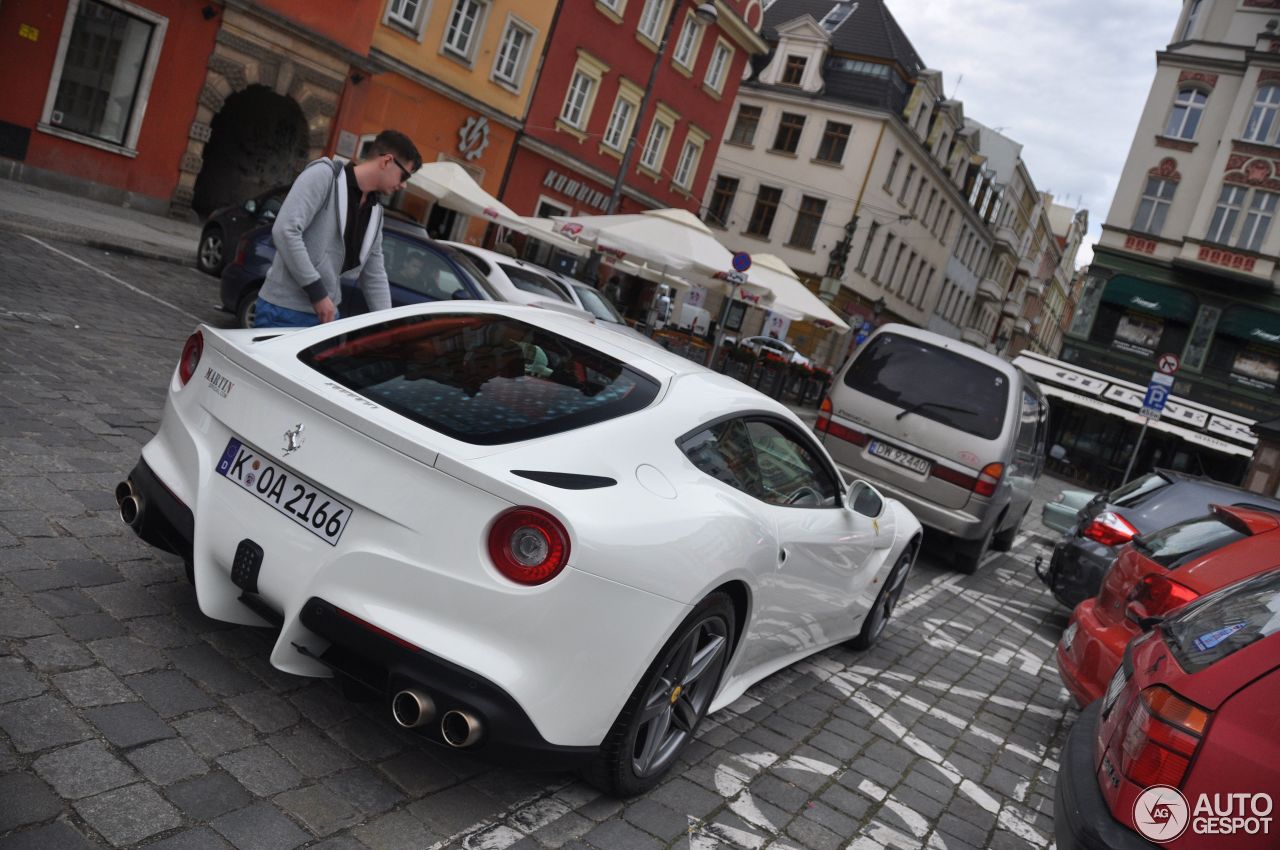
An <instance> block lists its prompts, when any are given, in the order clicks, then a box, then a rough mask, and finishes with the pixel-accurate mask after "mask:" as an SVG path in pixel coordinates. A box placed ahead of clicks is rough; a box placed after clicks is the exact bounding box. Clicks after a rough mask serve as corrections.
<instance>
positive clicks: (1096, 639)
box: [1057, 599, 1137, 706]
mask: <svg viewBox="0 0 1280 850" xmlns="http://www.w3.org/2000/svg"><path fill="white" fill-rule="evenodd" d="M1096 602H1097V600H1094V599H1087V600H1085V601H1084V602H1081V603H1080V604H1079V605H1077V606H1076V610H1075V612H1074V613H1072V615H1071V621H1070V622H1072V623H1075V624H1076V634H1075V638H1074V639H1073V640H1072V641H1071V646H1070V648H1066V647H1064V646H1063V644H1062V641H1061V640H1059V641H1058V649H1057V662H1058V675H1059V676H1060V677H1061V678H1062V684H1063V685H1065V686H1066V688H1067V690H1068V691H1070V692H1071V696H1072V697H1074V698H1075V701H1076V702H1077V703H1079V704H1080V705H1082V706H1084V705H1088V704H1089V703H1091V702H1093V701H1094V700H1096V699H1098V698H1099V697H1101V696H1102V694H1103V692H1104V691H1106V688H1107V683H1108V682H1109V681H1111V677H1112V676H1113V675H1115V672H1116V668H1117V667H1119V666H1120V662H1121V660H1122V659H1123V657H1124V648H1125V646H1126V645H1127V644H1128V643H1129V641H1130V639H1132V638H1133V637H1135V636H1136V634H1137V633H1136V631H1131V630H1130V629H1128V628H1126V627H1125V626H1126V624H1127V623H1128V620H1122V621H1121V622H1119V623H1116V624H1110V625H1109V624H1107V623H1104V622H1102V621H1101V620H1100V619H1099V618H1098V616H1097V612H1096V607H1095V606H1096Z"/></svg>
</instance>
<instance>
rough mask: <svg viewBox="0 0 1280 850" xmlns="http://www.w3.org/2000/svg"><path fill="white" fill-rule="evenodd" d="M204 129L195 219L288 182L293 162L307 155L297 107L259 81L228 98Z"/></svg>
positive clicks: (303, 123)
mask: <svg viewBox="0 0 1280 850" xmlns="http://www.w3.org/2000/svg"><path fill="white" fill-rule="evenodd" d="M210 130H211V132H210V136H209V141H208V142H207V143H206V144H205V147H204V156H203V157H202V158H201V159H202V164H201V167H200V173H199V174H197V175H196V183H195V188H194V194H193V197H192V200H191V208H192V209H193V210H195V211H196V214H197V215H199V216H200V217H201V218H204V217H205V216H207V215H208V214H209V213H211V212H212V211H214V210H215V209H217V208H218V207H221V206H225V205H227V204H233V203H236V202H238V201H242V200H244V199H245V198H251V197H253V196H254V195H256V194H258V193H260V192H262V191H264V190H266V189H269V188H271V187H272V186H278V185H280V184H281V183H288V182H290V181H291V180H293V177H294V175H295V174H297V163H298V161H299V160H304V159H306V156H307V120H306V118H305V116H303V114H302V109H301V107H299V106H298V104H297V103H295V102H294V101H293V100H292V99H291V98H288V97H285V96H283V95H279V94H276V93H275V92H273V91H272V90H271V89H269V88H267V87H266V86H263V85H253V86H249V87H247V88H245V89H242V90H241V91H238V92H235V93H234V94H232V95H231V96H230V97H228V98H227V100H226V103H224V104H223V106H222V109H221V110H220V111H219V112H218V114H217V115H215V116H213V121H212V122H211V124H210Z"/></svg>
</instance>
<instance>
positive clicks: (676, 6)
mask: <svg viewBox="0 0 1280 850" xmlns="http://www.w3.org/2000/svg"><path fill="white" fill-rule="evenodd" d="M683 8H688V4H687V3H685V2H683V0H672V3H671V13H670V14H669V15H667V25H666V26H665V27H664V28H663V30H662V41H660V42H658V53H657V55H656V56H654V57H653V67H652V68H650V69H649V81H648V82H647V83H645V86H644V95H643V96H642V97H641V98H640V109H639V110H638V111H637V112H636V120H635V121H634V122H632V124H631V135H630V137H629V138H628V139H627V148H626V150H625V151H623V154H622V164H621V165H619V166H618V175H617V176H616V177H614V178H613V190H612V191H611V192H610V193H609V202H608V204H606V205H605V208H604V213H605V215H613V214H614V213H615V212H617V210H618V203H619V202H620V201H621V200H622V184H623V182H624V181H625V180H626V179H627V172H628V171H630V170H631V161H632V159H634V158H635V154H636V140H637V138H638V137H639V136H640V122H641V121H642V120H643V119H644V114H645V112H646V111H647V110H648V109H649V103H650V102H651V101H652V100H653V86H654V83H655V82H656V81H657V79H658V69H659V68H660V67H662V58H663V57H664V56H666V54H667V42H668V41H670V40H671V30H672V28H674V27H675V24H676V16H677V15H678V14H679V12H680V10H681V9H683ZM693 14H694V16H695V17H697V19H698V20H699V21H700V22H701V23H702V24H703V25H706V24H714V23H715V22H716V18H718V17H719V13H718V12H717V11H716V7H715V4H714V3H700V4H698V7H697V8H696V9H694V12H693ZM599 268H600V253H599V252H598V251H595V252H592V254H591V259H589V260H588V261H587V267H586V270H585V272H584V274H583V276H584V277H586V279H587V281H588V282H591V283H594V280H593V278H594V277H595V276H596V273H597V271H599Z"/></svg>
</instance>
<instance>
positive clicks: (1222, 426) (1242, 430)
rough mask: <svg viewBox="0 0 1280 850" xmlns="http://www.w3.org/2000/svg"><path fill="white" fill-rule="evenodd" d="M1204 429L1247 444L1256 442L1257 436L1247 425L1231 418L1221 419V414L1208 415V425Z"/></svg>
mask: <svg viewBox="0 0 1280 850" xmlns="http://www.w3.org/2000/svg"><path fill="white" fill-rule="evenodd" d="M1206 430H1208V431H1209V432H1210V433H1213V434H1219V435H1221V436H1223V437H1226V438H1228V439H1231V440H1238V441H1239V442H1242V443H1248V444H1249V445H1254V444H1255V443H1257V442H1258V438H1257V437H1256V436H1254V433H1253V432H1252V431H1250V430H1249V427H1248V426H1247V425H1244V424H1243V423H1240V422H1235V421H1233V420H1231V419H1223V418H1222V417H1221V416H1211V417H1209V427H1208V428H1207V429H1206Z"/></svg>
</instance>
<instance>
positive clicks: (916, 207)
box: [911, 174, 926, 215]
mask: <svg viewBox="0 0 1280 850" xmlns="http://www.w3.org/2000/svg"><path fill="white" fill-rule="evenodd" d="M925 181H926V178H925V176H924V175H923V174H922V175H920V185H918V186H916V197H915V200H914V201H912V202H911V214H912V215H916V213H918V212H919V211H920V199H921V198H922V197H924V185H925Z"/></svg>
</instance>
